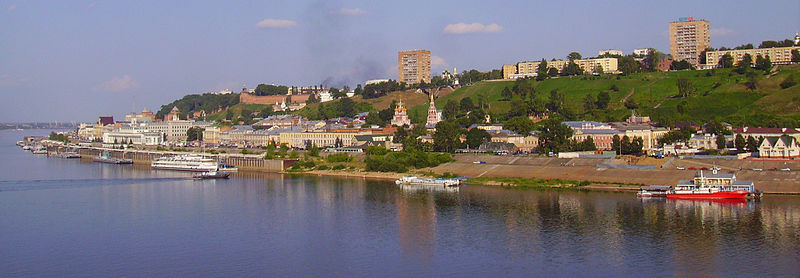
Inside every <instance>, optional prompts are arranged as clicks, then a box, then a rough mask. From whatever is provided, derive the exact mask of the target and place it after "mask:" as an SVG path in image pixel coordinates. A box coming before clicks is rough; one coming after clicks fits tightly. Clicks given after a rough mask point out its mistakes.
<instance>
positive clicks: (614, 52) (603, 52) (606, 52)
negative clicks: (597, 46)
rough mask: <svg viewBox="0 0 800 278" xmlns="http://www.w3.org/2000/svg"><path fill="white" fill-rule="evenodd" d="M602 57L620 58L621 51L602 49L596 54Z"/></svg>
mask: <svg viewBox="0 0 800 278" xmlns="http://www.w3.org/2000/svg"><path fill="white" fill-rule="evenodd" d="M603 55H619V56H622V50H619V49H604V50H600V51H598V52H597V56H603Z"/></svg>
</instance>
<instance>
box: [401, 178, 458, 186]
mask: <svg viewBox="0 0 800 278" xmlns="http://www.w3.org/2000/svg"><path fill="white" fill-rule="evenodd" d="M394 183H395V184H401V185H403V184H415V185H435V186H443V187H450V186H458V185H459V184H461V180H459V179H426V178H418V177H402V178H400V179H398V180H396V181H394Z"/></svg>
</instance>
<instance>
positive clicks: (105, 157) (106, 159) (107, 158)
mask: <svg viewBox="0 0 800 278" xmlns="http://www.w3.org/2000/svg"><path fill="white" fill-rule="evenodd" d="M92 161H94V162H99V163H107V164H133V159H128V158H116V157H111V154H109V153H108V152H103V153H101V154H100V155H98V156H95V157H93V158H92Z"/></svg>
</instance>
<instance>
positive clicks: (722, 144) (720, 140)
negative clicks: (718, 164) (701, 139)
mask: <svg viewBox="0 0 800 278" xmlns="http://www.w3.org/2000/svg"><path fill="white" fill-rule="evenodd" d="M715 143H717V149H718V150H722V149H725V148H727V147H728V146H727V145H728V140H725V135H722V134H717V138H716V140H715Z"/></svg>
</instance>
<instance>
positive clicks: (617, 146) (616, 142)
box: [611, 134, 622, 155]
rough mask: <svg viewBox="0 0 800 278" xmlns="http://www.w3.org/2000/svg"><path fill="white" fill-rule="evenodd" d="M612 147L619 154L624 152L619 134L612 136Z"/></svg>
mask: <svg viewBox="0 0 800 278" xmlns="http://www.w3.org/2000/svg"><path fill="white" fill-rule="evenodd" d="M611 149H612V150H614V152H616V153H617V155H621V154H622V139H621V138H619V135H617V134H614V137H612V138H611Z"/></svg>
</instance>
